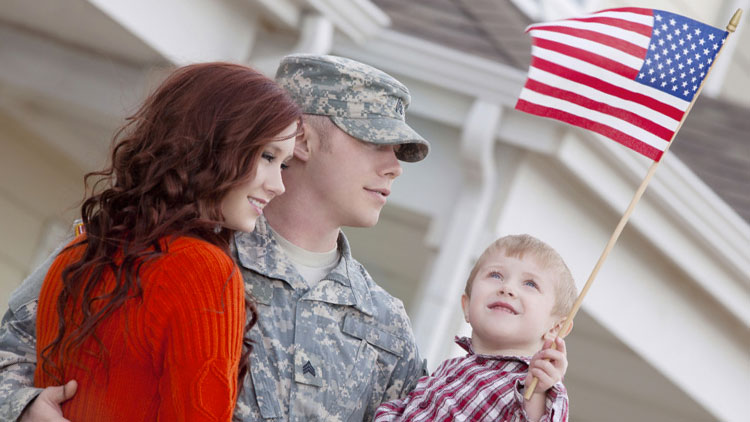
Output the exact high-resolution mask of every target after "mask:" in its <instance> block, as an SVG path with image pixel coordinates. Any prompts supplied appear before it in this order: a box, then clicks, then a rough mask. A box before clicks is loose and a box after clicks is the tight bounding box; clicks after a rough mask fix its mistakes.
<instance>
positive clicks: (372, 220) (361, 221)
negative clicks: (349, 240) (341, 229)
mask: <svg viewBox="0 0 750 422" xmlns="http://www.w3.org/2000/svg"><path fill="white" fill-rule="evenodd" d="M379 220H380V210H378V212H377V213H373V214H372V215H367V216H362V217H361V218H358V219H356V220H354V221H351V222H349V224H345V226H346V227H360V228H368V227H373V226H375V225H376V224H378V221H379Z"/></svg>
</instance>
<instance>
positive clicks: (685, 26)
mask: <svg viewBox="0 0 750 422" xmlns="http://www.w3.org/2000/svg"><path fill="white" fill-rule="evenodd" d="M682 29H683V30H685V31H687V29H688V24H686V23H683V24H682Z"/></svg>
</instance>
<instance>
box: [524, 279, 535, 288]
mask: <svg viewBox="0 0 750 422" xmlns="http://www.w3.org/2000/svg"><path fill="white" fill-rule="evenodd" d="M523 285H524V286H529V287H533V288H535V289H537V290H538V289H539V285H538V284H536V281H534V280H526V281H524V282H523Z"/></svg>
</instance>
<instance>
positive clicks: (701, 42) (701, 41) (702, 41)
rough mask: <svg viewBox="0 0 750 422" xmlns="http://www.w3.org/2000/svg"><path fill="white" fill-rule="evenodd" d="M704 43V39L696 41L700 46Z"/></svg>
mask: <svg viewBox="0 0 750 422" xmlns="http://www.w3.org/2000/svg"><path fill="white" fill-rule="evenodd" d="M705 43H706V39H705V38H701V39H699V40H698V44H700V45H703V44H705Z"/></svg>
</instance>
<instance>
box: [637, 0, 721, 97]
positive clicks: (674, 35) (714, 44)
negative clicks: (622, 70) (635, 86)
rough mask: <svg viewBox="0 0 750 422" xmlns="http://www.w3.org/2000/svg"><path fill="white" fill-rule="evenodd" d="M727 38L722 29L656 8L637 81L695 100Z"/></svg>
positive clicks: (676, 95)
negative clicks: (649, 39)
mask: <svg viewBox="0 0 750 422" xmlns="http://www.w3.org/2000/svg"><path fill="white" fill-rule="evenodd" d="M727 35H728V33H727V31H724V30H722V29H719V28H714V27H713V26H710V25H706V24H703V23H700V22H698V21H695V20H693V19H690V18H686V17H684V16H680V15H677V14H674V13H670V12H665V11H662V10H655V9H654V27H653V31H652V33H651V42H650V43H649V46H648V53H647V54H646V59H645V61H644V62H643V66H642V67H641V70H640V72H638V76H637V80H638V81H639V82H640V83H642V84H644V85H648V86H651V87H654V88H656V89H658V90H660V91H663V92H666V93H668V94H672V95H674V96H675V97H678V98H681V99H683V100H685V101H688V102H689V101H692V100H693V96H695V94H696V92H697V91H698V88H699V87H700V85H701V82H702V81H703V78H705V77H706V73H707V72H708V69H709V67H711V63H713V60H714V57H715V56H716V53H718V51H719V48H721V45H722V44H724V41H725V40H726V38H727Z"/></svg>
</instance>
